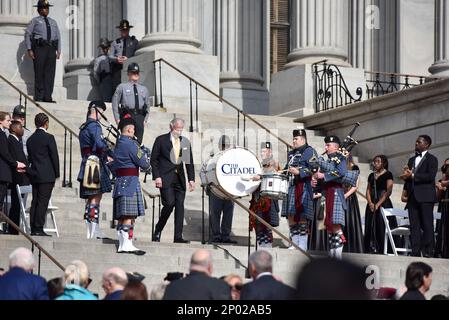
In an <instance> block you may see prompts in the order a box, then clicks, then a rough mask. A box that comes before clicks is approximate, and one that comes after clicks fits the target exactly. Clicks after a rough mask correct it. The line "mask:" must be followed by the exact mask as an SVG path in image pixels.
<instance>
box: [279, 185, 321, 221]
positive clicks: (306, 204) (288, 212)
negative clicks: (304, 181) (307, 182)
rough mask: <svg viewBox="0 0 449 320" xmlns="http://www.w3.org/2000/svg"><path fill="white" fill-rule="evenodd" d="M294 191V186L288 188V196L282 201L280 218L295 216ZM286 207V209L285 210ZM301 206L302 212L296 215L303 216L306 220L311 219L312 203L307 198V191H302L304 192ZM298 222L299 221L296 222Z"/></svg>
mask: <svg viewBox="0 0 449 320" xmlns="http://www.w3.org/2000/svg"><path fill="white" fill-rule="evenodd" d="M295 189H296V186H290V187H289V188H288V195H287V199H285V200H283V201H282V214H281V216H282V217H289V216H295V215H296V214H297V212H296V206H295V199H296V198H295ZM287 205H288V208H287ZM302 205H303V208H304V209H303V212H298V214H303V215H304V217H305V218H306V219H307V220H312V219H313V213H314V211H313V201H312V199H310V198H309V196H308V193H307V191H306V190H305V189H304V192H303V193H302ZM298 221H299V220H298Z"/></svg>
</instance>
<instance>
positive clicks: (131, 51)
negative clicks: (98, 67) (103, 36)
mask: <svg viewBox="0 0 449 320" xmlns="http://www.w3.org/2000/svg"><path fill="white" fill-rule="evenodd" d="M117 28H118V29H120V38H118V39H117V40H115V41H114V42H113V43H112V50H111V53H110V55H109V56H110V58H111V61H112V73H113V78H114V83H113V87H112V88H113V90H115V88H117V86H118V85H119V84H120V82H122V81H121V77H122V69H123V64H124V63H125V62H126V60H128V59H129V58H131V57H134V55H135V53H136V51H137V47H138V46H139V41H138V40H137V39H136V37H135V36H131V37H130V36H129V31H130V29H131V28H133V26H130V25H129V21H128V20H122V21H120V25H119V26H117Z"/></svg>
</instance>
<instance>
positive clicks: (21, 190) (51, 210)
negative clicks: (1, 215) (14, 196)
mask: <svg viewBox="0 0 449 320" xmlns="http://www.w3.org/2000/svg"><path fill="white" fill-rule="evenodd" d="M32 192H33V188H32V186H17V193H18V194H19V195H24V197H23V198H22V197H20V199H22V201H21V205H20V214H21V222H20V224H21V226H22V223H23V227H22V230H24V231H25V232H26V233H28V234H29V233H30V232H31V230H30V225H29V223H28V218H29V215H30V208H27V209H25V207H26V200H27V196H28V194H29V193H32ZM56 210H58V207H56V206H54V205H53V204H52V203H51V199H50V201H49V202H48V207H47V214H50V218H51V220H52V223H53V227H52V228H44V232H53V233H55V234H56V236H57V237H58V238H59V230H58V225H57V224H56V217H55V211H56ZM47 224H48V220H47V219H46V225H47Z"/></svg>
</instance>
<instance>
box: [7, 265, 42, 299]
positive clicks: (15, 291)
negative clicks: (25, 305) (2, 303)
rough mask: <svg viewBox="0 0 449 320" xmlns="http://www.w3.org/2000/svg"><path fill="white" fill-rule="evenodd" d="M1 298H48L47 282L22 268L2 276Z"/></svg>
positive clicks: (14, 269) (11, 270) (13, 269)
mask: <svg viewBox="0 0 449 320" xmlns="http://www.w3.org/2000/svg"><path fill="white" fill-rule="evenodd" d="M0 300H48V289H47V282H46V281H45V279H44V278H42V277H40V276H36V275H33V274H31V273H28V272H26V271H25V270H23V269H21V268H12V269H10V270H9V271H8V272H7V273H5V274H4V275H3V276H2V277H0Z"/></svg>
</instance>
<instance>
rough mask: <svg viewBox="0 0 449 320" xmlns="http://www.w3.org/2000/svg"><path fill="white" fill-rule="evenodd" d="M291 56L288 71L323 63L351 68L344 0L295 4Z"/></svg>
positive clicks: (305, 0)
mask: <svg viewBox="0 0 449 320" xmlns="http://www.w3.org/2000/svg"><path fill="white" fill-rule="evenodd" d="M291 3H292V21H291V52H290V54H289V55H288V61H289V62H288V64H287V65H286V67H287V68H290V67H293V66H298V65H304V64H311V63H314V62H316V61H319V60H322V59H328V62H329V63H334V64H337V65H340V66H349V64H348V63H347V59H348V53H347V47H346V44H345V40H347V36H348V29H347V12H346V10H345V8H347V3H346V1H345V0H316V1H315V0H313V1H312V0H297V1H292V2H291Z"/></svg>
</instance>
